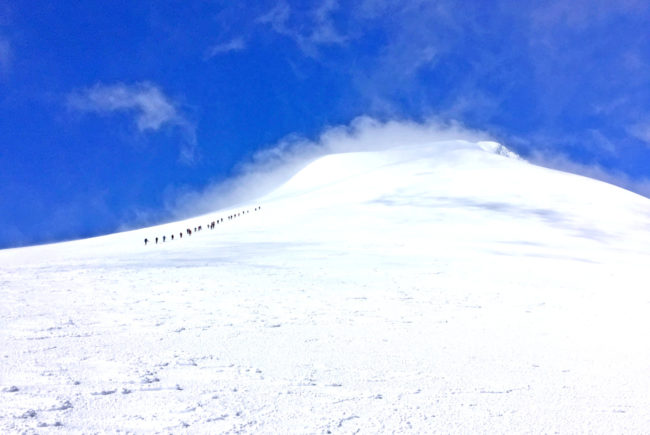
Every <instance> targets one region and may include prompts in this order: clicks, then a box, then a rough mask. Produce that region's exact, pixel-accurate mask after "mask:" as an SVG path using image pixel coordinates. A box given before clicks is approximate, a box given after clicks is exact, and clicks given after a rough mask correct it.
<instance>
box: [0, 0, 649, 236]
mask: <svg viewBox="0 0 650 435" xmlns="http://www.w3.org/2000/svg"><path fill="white" fill-rule="evenodd" d="M533 3H534V5H532V4H533ZM649 22H650V6H648V3H647V2H646V1H636V0H620V1H617V2H612V1H603V0H591V1H586V0H576V1H571V2H566V1H547V2H532V3H531V2H518V1H510V0H508V1H506V0H504V1H493V2H484V1H464V2H455V1H449V0H443V1H404V2H388V1H379V0H357V1H336V0H329V1H327V0H326V1H322V2H292V1H250V2H246V1H240V2H232V1H205V0H202V1H191V0H189V1H188V0H185V1H168V2H159V1H155V2H154V1H140V2H100V1H85V2H38V1H20V0H12V1H10V2H8V1H4V0H0V247H8V246H18V245H25V244H33V243H43V242H47V241H54V240H64V239H71V238H78V237H86V236H91V235H96V234H102V233H108V232H112V231H115V230H117V229H121V228H127V227H134V226H139V225H147V224H151V223H155V222H159V221H162V220H166V219H171V218H173V217H175V216H177V215H178V207H179V205H178V204H179V203H182V202H183V201H184V200H185V199H186V198H188V197H192V196H193V195H194V196H196V195H200V192H204V191H206V189H210V188H211V186H214V185H215V183H217V184H218V183H220V182H222V181H224V180H227V179H229V178H231V177H233V176H234V175H236V174H237V173H239V172H240V171H241V168H242V167H245V166H246V164H247V163H250V162H251V161H254V160H255V158H256V157H255V156H258V157H257V158H259V155H260V154H259V152H260V151H263V150H265V149H269V148H273V147H274V146H276V145H277V144H278V143H286V138H287V137H295V136H296V135H299V136H301V137H305V138H312V139H314V138H318V136H319V134H321V133H322V132H323V131H326V130H327V129H328V128H329V127H331V126H337V125H349V124H350V123H352V122H353V120H354V119H356V118H358V117H360V116H369V117H372V118H374V119H376V120H379V121H382V122H386V121H412V122H416V123H418V122H421V123H427V122H430V121H431V120H436V122H443V123H444V122H450V121H452V120H454V121H457V122H459V123H461V124H462V125H463V126H465V127H466V128H468V129H474V130H480V131H483V132H486V133H487V134H489V135H491V136H492V137H494V138H496V139H498V140H499V141H501V142H502V143H504V144H506V145H507V146H509V147H510V148H512V149H514V150H515V151H517V152H519V153H520V154H522V155H524V156H527V157H528V158H530V159H532V160H534V161H536V162H539V163H542V164H546V165H548V166H553V167H558V168H560V169H568V170H571V171H574V172H578V173H583V174H587V175H591V176H595V177H598V178H601V179H605V180H608V181H612V182H615V183H616V184H619V185H622V186H624V187H627V188H630V189H632V190H634V191H637V192H638V193H641V194H645V195H648V194H649V193H650V188H649V186H650V183H648V181H647V180H648V179H650V169H649V164H650V86H649V85H650V40H649V35H650V33H649V32H648V30H647V25H648V23H649ZM296 143H298V144H299V143H300V142H295V141H294V146H295V144H296ZM262 155H263V154H262ZM196 192H199V193H198V194H197V193H196Z"/></svg>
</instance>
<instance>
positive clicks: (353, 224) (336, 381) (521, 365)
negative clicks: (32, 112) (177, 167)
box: [0, 141, 650, 434]
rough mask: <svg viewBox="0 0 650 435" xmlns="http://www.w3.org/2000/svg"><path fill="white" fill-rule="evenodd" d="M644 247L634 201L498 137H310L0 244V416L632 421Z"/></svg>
mask: <svg viewBox="0 0 650 435" xmlns="http://www.w3.org/2000/svg"><path fill="white" fill-rule="evenodd" d="M258 206H260V207H261V209H258ZM234 214H237V216H236V217H235V218H233V219H228V216H232V215H234ZM221 218H223V219H224V220H223V222H221ZM213 221H215V222H219V223H218V224H216V225H215V228H214V229H208V228H207V224H208V223H211V222H213ZM198 226H202V230H201V231H196V232H195V231H194V228H195V227H196V228H197V229H198ZM188 228H189V229H191V230H192V231H193V234H192V235H191V236H190V235H188V234H187V232H186V229H188ZM181 233H183V238H180V234H181ZM172 234H174V235H175V238H174V240H171V235H172ZM163 235H164V236H166V241H165V242H164V243H163V242H162V236H163ZM155 237H159V239H160V240H159V242H158V244H156V243H155ZM145 238H147V239H149V241H150V243H149V244H148V245H147V246H145V245H144V243H143V241H144V239H145ZM648 265H650V201H649V200H648V199H646V198H643V197H641V196H638V195H636V194H633V193H630V192H628V191H625V190H623V189H620V188H617V187H614V186H612V185H608V184H605V183H602V182H599V181H595V180H592V179H588V178H584V177H580V176H576V175H571V174H567V173H563V172H558V171H553V170H550V169H545V168H540V167H537V166H533V165H531V164H529V163H527V162H525V161H523V160H521V159H519V158H518V157H517V156H516V155H514V154H513V153H511V152H510V151H508V150H507V149H506V148H505V147H502V146H500V145H498V144H494V143H489V142H480V143H471V142H463V141H448V142H437V143H432V144H430V145H429V146H421V145H418V146H413V147H409V146H402V147H398V148H394V149H389V150H383V151H374V152H355V153H344V154H333V155H328V156H326V157H322V158H320V159H318V160H316V161H314V162H312V163H310V164H309V165H308V166H307V167H305V168H304V169H303V170H302V171H300V172H299V173H298V174H297V175H295V176H294V177H293V178H292V179H291V180H290V181H289V182H287V183H286V184H284V185H283V186H281V187H280V188H278V189H277V190H275V191H274V192H273V193H271V194H270V195H268V196H266V197H264V198H261V199H260V200H259V201H257V202H255V203H251V204H243V205H241V206H240V207H237V208H235V209H231V210H221V211H219V212H216V213H213V214H210V215H205V216H200V217H197V218H195V219H190V220H188V221H183V222H176V223H173V224H166V225H161V226H158V227H153V228H146V229H142V230H137V231H130V232H124V233H119V234H114V235H110V236H105V237H98V238H94V239H88V240H81V241H75V242H68V243H60V244H54V245H47V246H38V247H30V248H22V249H12V250H5V251H0V296H1V297H2V304H0V389H1V391H0V431H1V432H3V433H9V432H23V431H27V432H42V431H52V432H54V431H55V430H60V431H62V432H84V433H91V432H108V431H110V432H116V431H118V430H119V431H127V432H165V433H168V432H172V433H183V432H188V433H230V432H233V433H235V432H236V433H356V432H357V431H358V430H361V431H362V432H364V433H392V432H408V431H411V432H415V433H432V432H442V433H449V432H451V433H513V432H515V433H517V432H519V433H521V432H533V433H554V432H559V433H584V432H590V433H608V434H609V433H642V432H646V431H647V430H648V427H650V408H648V406H647V405H648V398H649V396H648V394H649V393H648V392H649V391H650V375H649V373H650V346H648V343H649V342H650V340H649V339H650V293H649V292H648V288H649V284H648V280H647V277H648ZM58 426H60V428H57V427H58Z"/></svg>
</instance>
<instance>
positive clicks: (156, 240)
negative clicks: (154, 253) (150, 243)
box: [156, 237, 158, 245]
mask: <svg viewBox="0 0 650 435" xmlns="http://www.w3.org/2000/svg"><path fill="white" fill-rule="evenodd" d="M157 244H158V237H156V245H157Z"/></svg>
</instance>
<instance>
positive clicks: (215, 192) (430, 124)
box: [167, 116, 490, 219]
mask: <svg viewBox="0 0 650 435" xmlns="http://www.w3.org/2000/svg"><path fill="white" fill-rule="evenodd" d="M446 140H467V141H474V142H477V141H482V140H490V136H489V135H488V134H486V133H483V132H480V131H475V130H470V129H467V128H464V127H463V126H461V125H460V124H458V123H455V122H447V123H445V122H441V121H438V120H429V121H427V122H424V123H417V122H412V121H389V122H381V121H378V120H376V119H374V118H370V117H366V116H362V117H359V118H356V119H355V120H353V121H352V122H351V123H350V124H349V125H342V126H336V127H330V128H326V129H325V130H324V131H323V132H322V133H321V134H320V136H319V137H318V138H317V139H316V140H309V139H306V138H304V137H302V136H299V135H295V134H293V135H289V136H287V137H286V138H284V139H282V140H280V141H279V142H278V143H277V144H275V145H273V146H270V147H268V148H266V149H264V150H262V151H260V152H258V153H256V154H255V155H254V156H253V157H252V159H251V160H250V161H248V162H246V163H244V164H241V165H240V166H239V168H238V171H237V175H235V176H234V177H232V178H229V179H227V180H225V181H223V182H221V183H217V184H213V185H210V186H208V187H207V188H205V189H203V190H201V191H188V190H185V189H182V188H169V189H168V190H167V209H168V210H169V213H170V214H171V215H172V216H173V217H175V218H178V219H181V218H187V217H191V216H196V215H199V214H203V213H208V212H211V211H215V210H217V209H220V208H224V207H228V206H232V205H236V204H238V203H242V202H245V201H250V200H253V199H255V198H259V197H261V196H263V195H265V194H267V193H269V192H271V191H272V190H273V189H275V188H276V187H278V186H280V185H281V184H282V183H284V182H286V181H287V180H289V178H291V177H292V176H293V175H295V174H296V173H297V172H298V171H299V170H301V169H302V168H303V167H304V166H305V165H307V164H308V163H309V162H310V161H312V160H314V159H317V158H319V157H322V156H324V155H327V154H334V153H344V152H359V151H376V150H382V149H389V148H395V147H398V146H411V147H412V146H416V147H417V146H428V145H431V144H432V143H434V142H441V141H446Z"/></svg>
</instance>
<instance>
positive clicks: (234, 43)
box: [205, 38, 246, 59]
mask: <svg viewBox="0 0 650 435" xmlns="http://www.w3.org/2000/svg"><path fill="white" fill-rule="evenodd" d="M245 49H246V41H245V40H244V38H234V39H231V40H230V41H227V42H222V43H220V44H216V45H213V46H212V47H210V48H208V49H207V50H206V53H205V59H211V58H213V57H215V56H218V55H220V54H226V53H231V52H235V51H242V50H245Z"/></svg>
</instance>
